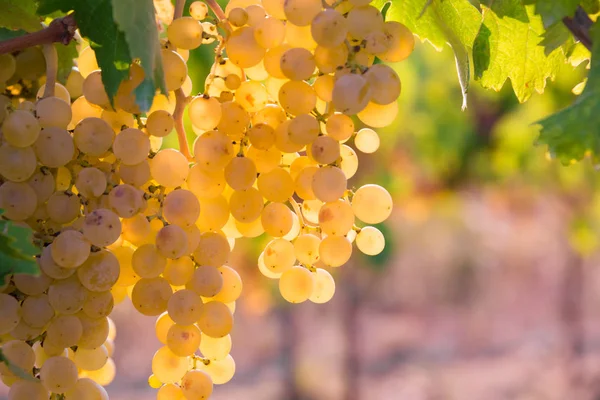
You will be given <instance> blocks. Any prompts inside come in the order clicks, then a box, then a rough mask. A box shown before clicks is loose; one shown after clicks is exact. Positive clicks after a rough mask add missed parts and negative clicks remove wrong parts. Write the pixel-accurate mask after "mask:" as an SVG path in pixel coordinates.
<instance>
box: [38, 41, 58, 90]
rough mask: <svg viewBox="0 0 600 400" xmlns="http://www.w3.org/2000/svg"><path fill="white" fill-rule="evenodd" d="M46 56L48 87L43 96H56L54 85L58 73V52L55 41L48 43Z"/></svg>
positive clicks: (45, 46)
mask: <svg viewBox="0 0 600 400" xmlns="http://www.w3.org/2000/svg"><path fill="white" fill-rule="evenodd" d="M43 51H44V58H45V59H46V87H45V89H44V95H43V96H42V97H52V96H54V87H55V85H56V74H57V73H58V53H57V52H56V47H54V43H46V44H45V45H44V48H43Z"/></svg>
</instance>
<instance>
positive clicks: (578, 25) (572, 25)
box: [563, 6, 594, 51]
mask: <svg viewBox="0 0 600 400" xmlns="http://www.w3.org/2000/svg"><path fill="white" fill-rule="evenodd" d="M563 24H565V26H566V27H567V28H568V29H569V30H570V31H571V33H572V34H573V36H575V38H576V39H577V40H579V41H580V42H581V44H582V45H584V46H585V47H586V48H587V49H588V50H590V51H592V37H591V36H590V29H591V27H592V25H593V24H594V22H593V21H592V20H591V18H590V16H589V15H588V14H587V13H586V12H585V10H584V9H583V8H582V7H581V6H579V7H577V10H576V11H575V15H574V16H573V17H565V18H563Z"/></svg>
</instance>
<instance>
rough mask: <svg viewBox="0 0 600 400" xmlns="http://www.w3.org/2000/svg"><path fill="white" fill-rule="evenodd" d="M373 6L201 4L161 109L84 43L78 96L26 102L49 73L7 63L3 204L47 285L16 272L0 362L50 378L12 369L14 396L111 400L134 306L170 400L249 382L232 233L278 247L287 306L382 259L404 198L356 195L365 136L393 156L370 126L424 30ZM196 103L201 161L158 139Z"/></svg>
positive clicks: (396, 90)
mask: <svg viewBox="0 0 600 400" xmlns="http://www.w3.org/2000/svg"><path fill="white" fill-rule="evenodd" d="M369 3H370V1H369V0H338V1H335V2H334V1H325V2H321V0H285V1H284V0H263V1H262V2H257V1H253V0H232V1H230V3H229V4H228V6H227V8H226V10H225V15H226V19H224V20H221V21H218V22H216V23H213V22H214V21H212V20H211V19H207V17H208V7H207V6H206V4H204V3H202V2H194V3H192V5H191V7H190V9H189V12H190V16H189V17H181V18H176V19H175V20H173V22H172V23H171V24H170V25H169V26H168V27H167V28H166V32H165V33H166V34H165V36H166V37H164V38H163V39H162V41H163V48H162V50H161V51H162V53H161V55H162V61H163V65H164V70H165V84H166V88H167V90H168V91H169V94H168V95H163V94H157V95H156V96H155V98H154V102H153V104H152V107H151V109H150V110H149V111H148V112H146V113H144V112H141V110H140V109H139V107H138V105H137V104H136V101H135V89H136V87H138V85H140V84H141V82H142V81H143V80H144V72H143V69H142V68H141V67H140V66H139V65H138V64H136V63H134V64H132V65H131V67H130V70H129V76H128V79H126V80H125V81H123V82H122V83H121V85H120V87H119V89H118V91H117V94H116V96H115V97H114V99H112V101H111V99H110V98H109V96H108V95H107V93H106V91H105V89H104V86H103V84H102V71H101V70H100V69H99V68H98V64H97V61H96V57H95V54H94V51H93V49H92V48H90V47H86V46H85V45H82V46H81V49H80V52H79V57H78V59H77V67H78V68H77V69H76V70H74V71H73V73H72V74H71V76H69V80H68V82H67V85H66V87H64V86H62V85H60V84H56V86H55V88H54V89H55V90H54V91H55V95H54V96H47V97H42V94H43V93H44V87H43V86H42V87H41V88H40V89H39V92H38V96H37V99H28V98H27V97H26V91H24V90H23V89H24V88H27V87H29V86H28V84H27V82H29V81H31V80H36V79H39V78H40V76H38V75H39V74H33V73H30V75H31V76H30V77H24V76H23V73H21V75H20V76H17V78H15V77H14V76H16V75H17V72H18V71H21V70H25V71H26V67H24V66H19V63H18V60H19V57H20V56H21V54H17V55H16V56H14V55H8V56H2V57H0V81H3V82H4V86H5V88H6V94H7V96H2V97H0V105H2V108H1V110H2V113H0V122H1V123H2V137H1V144H0V178H1V184H0V208H1V209H3V210H4V214H3V217H4V218H8V219H10V220H13V221H17V222H18V223H23V224H26V225H28V226H30V227H32V228H33V229H34V231H35V244H36V245H38V246H39V247H40V252H41V253H40V256H39V258H38V264H39V266H40V269H41V274H40V275H39V276H29V275H19V274H15V275H13V276H12V277H11V279H10V280H9V281H8V282H6V283H5V284H4V286H3V287H2V289H1V293H0V335H1V336H0V338H1V339H2V343H3V344H2V352H3V354H4V356H5V357H6V358H7V359H8V360H10V362H11V363H12V364H13V365H16V366H18V367H19V368H21V369H22V370H23V371H25V372H26V373H28V374H32V376H34V377H36V378H38V379H36V380H26V379H22V377H20V376H19V375H18V374H15V372H14V371H12V370H9V369H8V368H7V367H5V366H4V365H0V376H1V378H2V381H3V382H4V383H5V384H7V385H9V386H10V387H11V388H10V393H9V399H10V400H38V399H48V397H49V395H50V394H60V395H62V396H63V397H62V398H64V399H67V400H70V399H88V398H90V399H91V398H93V399H107V398H108V396H107V394H106V391H105V390H104V388H103V387H102V386H105V385H107V384H109V383H110V382H111V381H112V379H113V378H114V375H115V365H114V362H113V361H112V360H111V359H110V356H111V355H112V353H113V349H114V344H113V340H114V337H115V334H116V331H115V328H114V325H113V324H112V321H111V320H110V318H109V315H110V313H111V311H112V309H113V307H114V304H116V303H119V302H120V301H122V300H124V299H125V298H126V297H129V298H130V299H131V302H132V303H133V305H134V307H135V308H136V309H137V310H138V311H139V312H140V313H141V314H143V315H147V316H154V317H156V318H157V319H156V326H155V330H156V335H157V337H158V339H159V340H160V342H161V343H162V344H163V347H161V348H160V349H159V350H158V351H157V352H156V353H155V354H154V357H153V360H152V372H153V374H152V375H151V376H150V378H149V380H148V382H149V385H150V386H152V387H153V388H156V389H158V392H157V399H158V400H171V399H188V400H193V399H207V398H209V397H210V395H211V394H212V391H213V384H217V385H218V384H223V383H226V382H228V381H229V380H230V379H231V378H232V377H233V375H234V372H235V362H234V360H233V358H232V357H231V355H230V354H229V353H230V350H231V346H232V343H231V337H230V332H231V330H232V328H233V322H234V317H233V315H234V312H235V305H236V300H237V299H238V298H239V297H240V295H241V292H242V280H241V278H240V275H239V274H238V273H237V272H236V270H235V268H234V267H232V266H230V265H229V264H228V263H229V258H230V253H231V251H232V248H233V246H234V244H235V240H236V239H238V238H242V237H246V238H255V237H258V236H261V235H263V234H265V235H267V236H268V237H270V238H271V240H270V241H269V242H268V244H267V245H266V246H265V248H264V251H263V252H262V253H261V254H260V256H259V258H258V260H257V268H258V269H259V270H260V272H261V273H262V274H263V275H265V276H266V277H268V278H271V279H277V280H278V284H279V290H280V293H281V296H282V297H283V298H284V299H285V300H287V301H289V302H291V303H301V302H304V301H307V300H309V301H312V302H314V303H325V302H327V301H329V300H330V299H331V298H332V297H333V295H334V292H335V282H334V279H333V277H332V275H331V273H330V272H329V270H330V269H331V268H336V267H340V266H342V265H343V264H345V263H346V262H347V261H348V260H349V259H350V256H351V254H352V251H353V244H356V247H357V248H358V249H359V250H360V251H361V252H363V253H364V254H368V255H376V254H379V253H380V252H381V251H382V250H383V248H384V246H385V240H384V237H383V235H382V233H381V232H380V231H379V230H378V229H377V228H376V227H374V226H372V225H374V224H378V223H381V222H383V221H384V220H385V219H386V218H387V217H388V216H389V215H390V213H391V211H392V198H391V196H390V194H389V193H388V192H387V191H386V190H385V189H384V188H383V187H381V186H378V185H372V184H368V185H364V186H362V187H359V188H358V189H356V190H353V189H351V188H349V187H348V184H347V181H348V179H350V178H351V177H352V176H353V175H354V174H355V173H356V171H357V169H358V157H357V154H356V152H355V150H354V149H353V148H352V147H351V146H350V145H349V144H350V143H353V144H354V147H355V148H356V149H358V150H359V151H361V152H364V153H373V152H375V151H376V150H377V149H378V147H379V137H378V135H377V133H376V132H375V131H374V130H373V129H371V128H377V127H382V126H385V125H389V124H390V123H391V122H392V121H393V120H394V118H395V117H396V115H397V103H396V100H397V98H398V96H399V95H400V90H401V84H400V79H399V77H398V75H397V74H396V72H395V71H394V70H393V69H392V68H391V67H389V66H388V65H386V64H383V63H381V61H387V62H398V61H402V60H404V59H405V58H406V57H407V56H408V55H409V54H410V52H411V51H412V49H413V47H414V39H413V36H412V34H411V32H410V31H409V30H408V29H407V28H406V27H404V26H403V25H401V24H399V23H397V22H391V21H388V22H386V21H384V18H383V16H382V14H381V12H380V11H379V10H378V9H377V8H375V7H373V6H371V5H370V4H369ZM218 28H221V29H218ZM214 41H218V46H217V48H216V53H215V54H216V56H215V62H214V64H213V66H212V68H211V72H210V74H209V75H208V77H207V80H206V82H205V90H204V92H203V93H201V94H198V95H195V96H190V92H191V80H190V78H189V76H188V71H187V65H186V60H187V57H188V55H189V51H190V50H193V49H195V48H197V47H199V46H201V45H203V44H209V43H212V42H214ZM38 51H39V50H38ZM376 60H377V61H378V63H376V62H375V61H376ZM42 61H43V59H42ZM29 68H31V67H29ZM15 79H16V80H15ZM180 95H183V97H184V101H185V102H187V113H188V116H189V119H190V121H191V124H192V126H193V129H194V132H195V133H196V135H197V139H196V140H195V142H194V143H193V146H192V147H193V157H191V158H188V157H186V154H187V151H185V150H187V149H181V150H182V151H180V150H177V149H170V148H162V140H163V138H164V137H165V136H167V135H169V134H171V133H172V132H173V131H174V130H178V129H179V130H180V129H181V127H178V125H180V124H182V122H181V120H180V119H179V117H178V116H177V115H176V114H177V113H176V109H177V107H178V106H180V105H181V104H180V103H179V104H178V102H179V101H180V100H181V99H180V97H181V96H180ZM71 99H74V100H73V101H72V102H71ZM176 99H177V100H176ZM174 115H175V117H174ZM359 124H360V126H357V125H359ZM357 224H359V225H362V227H359V226H358V225H357Z"/></svg>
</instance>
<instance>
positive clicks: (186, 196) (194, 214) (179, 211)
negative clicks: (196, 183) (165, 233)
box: [163, 189, 200, 228]
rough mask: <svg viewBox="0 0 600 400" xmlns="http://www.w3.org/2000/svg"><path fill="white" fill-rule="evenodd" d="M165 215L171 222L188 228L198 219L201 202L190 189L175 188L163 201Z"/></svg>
mask: <svg viewBox="0 0 600 400" xmlns="http://www.w3.org/2000/svg"><path fill="white" fill-rule="evenodd" d="M163 216H164V217H165V218H166V220H167V221H168V222H169V223H171V224H175V225H179V226H180V227H182V228H187V227H189V226H192V225H194V224H195V223H196V221H197V220H198V217H199V216H200V203H199V202H198V199H197V198H196V196H194V194H193V193H192V192H190V191H189V190H185V189H179V190H174V191H172V192H171V193H169V194H168V195H167V196H166V197H165V199H164V201H163Z"/></svg>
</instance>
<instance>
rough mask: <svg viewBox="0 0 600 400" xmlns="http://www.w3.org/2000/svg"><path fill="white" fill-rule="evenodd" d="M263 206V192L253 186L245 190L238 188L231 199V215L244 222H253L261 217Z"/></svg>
mask: <svg viewBox="0 0 600 400" xmlns="http://www.w3.org/2000/svg"><path fill="white" fill-rule="evenodd" d="M261 176H262V175H261ZM263 206H264V202H263V197H262V195H261V193H260V192H259V191H258V190H257V189H255V188H253V187H251V188H250V189H245V190H236V191H234V192H233V194H232V195H231V198H230V199H229V207H230V212H231V215H233V217H234V218H235V219H236V220H238V221H240V222H244V223H248V222H252V221H254V220H256V219H257V218H258V217H260V213H261V212H262V209H263Z"/></svg>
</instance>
